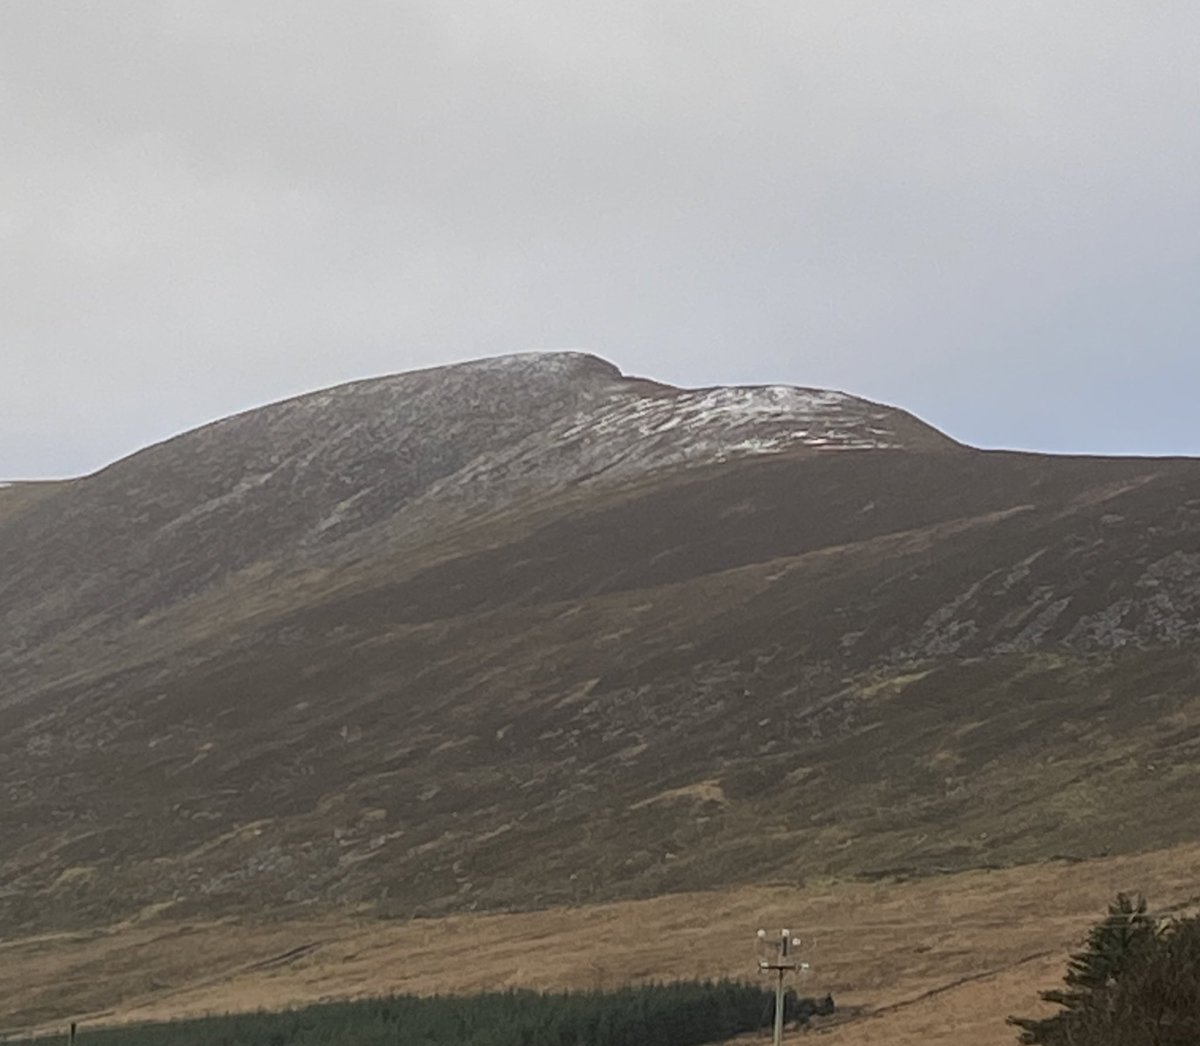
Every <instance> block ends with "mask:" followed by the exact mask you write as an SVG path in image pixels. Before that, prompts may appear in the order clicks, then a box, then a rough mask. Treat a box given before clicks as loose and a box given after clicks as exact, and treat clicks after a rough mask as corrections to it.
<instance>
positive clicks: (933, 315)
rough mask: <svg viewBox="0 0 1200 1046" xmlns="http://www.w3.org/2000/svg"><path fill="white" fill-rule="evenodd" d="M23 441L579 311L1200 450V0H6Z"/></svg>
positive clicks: (997, 419) (688, 377)
mask: <svg viewBox="0 0 1200 1046" xmlns="http://www.w3.org/2000/svg"><path fill="white" fill-rule="evenodd" d="M0 150H2V151H0V158H2V162H0V244H2V251H0V339H2V340H0V367H2V370H0V478H16V477H35V476H52V475H66V474H76V473H82V472H87V471H91V470H93V469H95V468H98V467H100V466H101V465H103V464H106V463H107V462H109V461H111V460H113V459H115V458H117V457H119V456H121V455H124V454H126V453H129V452H130V451H132V450H134V449H136V448H138V447H140V446H143V445H145V444H147V443H150V442H153V441H156V440H158V439H162V438H164V437H166V436H169V435H171V434H174V433H176V432H179V431H182V430H184V429H187V428H190V427H192V426H194V425H197V424H200V423H202V422H204V421H207V420H211V419H213V418H216V417H220V416H223V415H226V414H229V413H232V412H234V411H237V410H240V409H244V408H246V407H249V406H253V405H256V404H260V403H264V402H268V401H270V400H273V399H278V398H281V397H283V396H287V395H291V394H294V393H297V392H301V391H305V390H309V389H314V388H318V387H321V386H325V385H329V384H333V383H336V382H340V381H345V380H349V379H353V378H359V377H365V376H370V375H376V374H385V373H392V372H396V371H401V370H407V369H410V368H413V367H419V366H428V365H432V364H437V363H442V362H449V361H453V360H459V359H467V358H471V357H476V356H482V355H491V354H495V353H502V352H510V351H519V350H526V349H537V348H579V349H587V350H590V351H593V352H596V353H598V354H599V355H602V356H605V357H607V358H609V359H611V360H613V361H614V362H615V363H617V364H618V365H619V366H621V367H622V369H624V370H625V371H626V372H628V373H634V374H642V375H647V376H651V377H655V378H659V379H663V380H666V381H670V382H673V383H676V384H689V385H705V384H715V383H734V382H739V383H740V382H786V383H793V384H801V385H818V386H827V387H833V388H840V389H845V390H847V391H850V392H855V393H859V394H862V395H866V396H869V397H871V398H873V399H878V400H883V401H886V402H890V403H895V404H898V405H901V406H904V407H906V408H908V409H910V410H913V411H914V412H916V413H918V414H919V415H921V416H922V417H924V418H925V419H926V420H928V421H930V422H932V423H933V424H935V425H937V426H939V427H940V428H942V429H944V430H946V431H948V432H949V433H950V434H952V435H954V436H956V437H958V438H960V439H963V440H966V441H968V442H972V443H976V444H979V445H984V446H1006V447H1021V448H1034V449H1045V450H1062V451H1095V452H1136V453H1181V454H1200V409H1197V397H1198V394H1200V4H1197V3H1196V2H1195V0H1180V2H1177V3H1172V2H1156V0H1128V2H1125V3H1108V2H1105V0H1086V2H1083V0H1080V2H1076V0H1053V2H1048V0H1028V2H1012V0H988V2H986V3H985V2H982V0H979V2H968V0H911V2H909V3H903V4H899V3H893V2H890V0H877V2H874V3H861V2H858V0H707V2H705V0H690V2H685V0H652V2H646V0H637V2H624V0H602V2H595V3H592V2H573V0H545V2H526V0H503V2H500V0H497V2H491V0H460V2H451V0H428V2H404V0H386V2H384V0H378V2H375V0H353V2H345V0H342V2H337V3H334V2H332V0H329V2H320V3H317V2H306V0H252V2H251V0H228V2H227V0H190V2H175V0H148V2H138V0H105V2H103V3H101V2H85V0H76V2H72V3H62V2H57V0H4V2H3V3H2V4H0Z"/></svg>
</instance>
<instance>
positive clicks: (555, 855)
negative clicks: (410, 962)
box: [0, 357, 1200, 938]
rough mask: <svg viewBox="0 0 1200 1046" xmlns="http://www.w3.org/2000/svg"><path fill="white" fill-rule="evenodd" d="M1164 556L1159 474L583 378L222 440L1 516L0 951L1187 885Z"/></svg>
mask: <svg viewBox="0 0 1200 1046" xmlns="http://www.w3.org/2000/svg"><path fill="white" fill-rule="evenodd" d="M539 366H540V365H539ZM472 367H474V368H475V369H472ZM449 372H452V373H449ZM497 373H499V375H500V377H499V378H497V377H496V374H497ZM464 405H465V406H464ZM485 407H486V409H484V408H485ZM472 411H479V417H478V418H476V417H475V415H474V414H472V413H471V412H472ZM547 432H551V433H553V437H552V438H545V433H547ZM835 446H836V447H837V448H839V449H830V448H831V447H835ZM12 489H13V488H8V490H0V508H2V506H3V503H4V502H3V499H4V496H5V495H6V494H8V493H10V491H11V490H12ZM1198 538H1200V462H1195V461H1190V460H1119V459H1086V458H1051V457H1044V456H1037V455H1019V454H1004V453H984V452H979V451H972V450H969V449H966V448H961V447H958V446H957V445H955V444H953V443H951V442H950V441H948V440H946V439H945V438H944V437H941V436H940V435H939V434H937V433H935V432H933V430H930V429H928V428H927V427H925V426H922V425H921V424H920V423H919V422H916V421H915V420H914V419H912V418H911V417H909V416H908V415H904V414H903V413H902V412H896V411H892V410H890V409H889V408H880V407H877V406H876V405H872V404H867V403H865V402H864V401H859V400H854V399H852V398H849V397H842V396H839V395H835V394H827V393H820V392H813V391H811V390H809V391H805V390H799V391H798V390H757V391H751V392H747V391H745V390H708V391H705V392H701V393H685V392H680V391H679V390H670V389H666V388H664V387H662V386H654V385H650V384H649V383H645V382H629V381H627V380H626V379H620V377H619V375H617V374H616V372H615V369H613V368H611V367H610V366H609V365H606V364H603V363H602V361H594V360H592V359H591V358H588V357H570V358H566V359H564V360H561V361H558V362H557V363H555V364H554V366H553V369H552V372H550V373H546V372H543V371H542V370H538V369H536V368H535V369H534V370H533V371H530V370H529V368H528V366H527V364H526V363H525V362H521V363H519V364H518V365H517V367H516V369H515V370H513V369H512V368H509V369H505V366H501V367H500V370H499V371H498V372H497V371H496V370H495V368H494V367H493V366H492V365H491V364H486V365H471V366H470V367H468V368H467V369H466V370H465V371H464V370H462V369H461V368H460V369H456V368H450V369H449V371H448V372H423V373H421V374H418V375H415V376H413V375H407V376H400V377H399V378H396V379H383V380H382V383H370V382H369V383H365V384H363V385H360V386H350V387H347V388H346V389H344V390H334V391H333V392H331V393H323V394H319V395H317V396H314V397H306V398H302V399H301V400H297V401H289V403H288V404H281V405H276V406H275V407H271V408H265V409H264V411H263V412H252V413H251V414H248V415H243V416H240V417H239V418H237V419H230V420H229V421H228V422H225V423H218V424H217V425H216V426H210V427H208V428H206V429H204V430H200V431H199V432H198V433H193V434H189V435H187V436H184V437H180V438H179V439H178V440H176V441H171V442H170V443H168V444H164V445H162V446H161V447H158V448H151V449H150V450H147V451H145V452H143V453H142V454H141V455H135V456H134V457H133V458H130V459H126V461H124V462H120V463H118V464H117V465H114V466H112V467H111V468H110V469H108V470H105V471H104V472H101V473H98V474H97V475H96V476H93V477H88V478H86V479H84V480H78V481H74V482H73V483H69V484H63V485H60V486H59V487H57V488H55V489H54V490H52V491H50V492H49V493H47V494H46V495H45V496H42V497H39V498H32V499H27V501H25V502H23V503H21V504H20V505H16V507H14V508H13V509H12V510H11V511H9V512H8V513H7V514H4V513H3V512H0V553H2V554H3V559H4V562H5V563H6V565H7V564H16V566H15V567H14V568H13V569H11V570H8V571H7V572H6V574H5V576H4V577H3V578H2V579H0V619H2V620H3V623H4V628H5V629H6V632H5V634H6V637H7V642H6V644H5V648H4V649H3V650H2V651H0V667H2V668H3V673H2V677H0V678H2V681H0V797H2V798H3V800H4V801H3V804H2V805H0V837H2V838H3V839H4V841H5V847H4V850H3V852H2V853H0V936H3V937H6V938H15V937H17V936H22V935H26V934H29V933H33V932H39V931H43V932H44V931H54V930H76V929H79V928H83V927H87V926H99V925H107V924H111V923H113V922H115V921H119V920H122V919H127V918H133V917H137V916H138V915H139V913H142V914H146V913H151V912H153V913H158V914H159V915H160V916H161V917H165V918H171V919H186V920H210V919H213V918H219V917H222V916H226V915H235V914H254V915H257V916H261V915H262V914H264V913H271V912H273V913H277V914H278V915H280V916H281V917H282V916H286V917H288V918H297V919H299V918H309V917H316V916H315V914H314V913H319V912H320V911H325V910H328V911H334V910H342V909H344V908H345V906H347V905H367V906H370V907H371V909H372V910H373V911H376V912H378V913H382V914H387V915H395V916H408V915H413V914H420V915H433V914H439V913H449V912H467V911H475V910H483V909H493V910H495V909H530V908H537V907H544V906H548V905H556V904H563V903H584V902H600V901H610V900H617V899H628V898H636V897H648V896H652V895H657V894H663V893H669V892H679V891H691V890H702V889H711V888H714V887H722V886H732V885H736V884H752V883H755V882H761V881H765V880H771V879H783V880H785V881H788V882H793V883H795V882H800V881H803V880H812V879H814V878H822V877H830V876H836V877H841V878H855V877H859V878H863V877H865V878H869V879H881V880H882V879H887V878H891V877H895V876H897V875H902V876H913V875H931V874H935V873H938V874H940V873H947V872H952V871H958V870H965V869H971V868H981V867H996V866H1013V865H1020V864H1025V863H1029V862H1037V861H1042V860H1046V859H1051V858H1055V857H1060V856H1061V857H1069V858H1072V859H1074V858H1083V857H1092V856H1097V855H1101V854H1105V853H1134V852H1138V851H1144V850H1151V849H1156V848H1161V847H1164V846H1169V845H1173V844H1176V843H1186V842H1190V841H1193V840H1195V839H1196V838H1197V837H1198V835H1200V810H1198V805H1197V804H1196V803H1195V801H1194V797H1195V794H1196V785H1197V778H1198V776H1200V768H1198V767H1197V763H1196V754H1197V747H1198V746H1200V692H1198V687H1197V678H1198V672H1197V669H1198V659H1197V654H1198V652H1200V651H1198V647H1197V636H1198V634H1200V541H1198Z"/></svg>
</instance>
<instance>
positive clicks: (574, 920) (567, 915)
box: [0, 845, 1200, 1046]
mask: <svg viewBox="0 0 1200 1046" xmlns="http://www.w3.org/2000/svg"><path fill="white" fill-rule="evenodd" d="M1121 889H1125V890H1134V891H1137V890H1140V891H1143V892H1144V893H1146V895H1147V896H1148V897H1149V898H1150V900H1151V904H1152V906H1153V907H1155V908H1156V909H1158V910H1160V911H1161V910H1165V909H1179V910H1183V909H1187V908H1189V907H1191V906H1193V905H1195V904H1196V902H1197V898H1198V896H1200V845H1188V846H1180V847H1175V848H1172V849H1169V850H1162V851H1158V852H1155V853H1149V854H1143V855H1138V856H1121V857H1113V858H1102V859H1096V860H1092V861H1085V862H1077V863H1069V864H1068V863H1051V864H1044V865H1037V866H1027V867H1023V868H1014V869H1007V870H1003V871H992V872H988V871H974V872H965V873H961V874H957V875H953V876H942V877H936V878H926V879H921V880H914V881H908V882H878V883H862V882H853V883H822V884H816V883H809V884H807V885H804V886H800V885H791V886H787V885H771V886H759V887H743V888H737V889H730V890H723V891H714V892H711V893H699V894H679V895H673V896H666V897H660V898H656V899H653V900H648V901H639V902H624V903H618V904H610V905H595V906H590V907H583V908H574V909H571V908H557V909H551V910H546V911H538V912H528V913H515V914H504V915H479V916H470V915H468V916H457V917H452V918H446V919H437V920H415V921H407V922H396V921H388V920H380V919H378V918H374V917H372V916H371V915H370V913H366V912H361V913H347V914H345V915H342V916H338V917H327V918H321V919H304V918H303V917H299V916H298V917H296V918H293V919H289V920H277V921H273V922H269V923H267V922H264V923H258V924H256V923H247V922H244V921H243V922H235V921H229V920H226V921H216V922H207V923H204V922H196V923H191V924H179V923H172V922H164V921H158V920H156V919H155V918H154V916H153V913H146V916H145V917H144V918H143V919H142V920H140V921H133V922H130V923H126V924H122V925H117V926H111V927H107V928H104V929H98V930H95V931H93V932H90V933H85V934H72V935H51V936H42V937H37V938H30V939H25V940H14V941H7V942H3V943H0V1000H2V1005H3V1007H4V1011H3V1014H2V1015H0V1028H4V1029H5V1030H7V1031H9V1032H14V1031H17V1030H25V1029H39V1030H45V1031H51V1030H54V1029H58V1028H61V1027H62V1026H63V1023H64V1021H67V1020H70V1019H72V1018H76V1019H79V1020H81V1021H83V1022H84V1027H85V1028H86V1027H87V1025H88V1024H112V1023H120V1022H126V1021H148V1020H162V1019H167V1018H172V1017H180V1016H186V1015H200V1014H207V1013H218V1012H227V1011H248V1010H256V1009H264V1008H265V1009H279V1008H284V1007H290V1006H296V1005H300V1004H304V1003H309V1002H313V1001H316V1000H322V999H340V998H357V997H364V996H371V995H382V994H386V993H389V992H409V993H415V994H432V993H434V992H456V993H457V992H463V993H465V992H479V991H488V990H495V989H504V988H510V987H529V988H538V989H546V990H550V989H563V988H595V987H615V986H617V985H621V984H625V983H630V982H635V983H636V982H646V981H651V980H662V979H673V978H709V977H721V976H733V977H747V978H753V977H754V976H755V973H754V953H753V947H752V945H753V934H754V930H755V929H756V928H757V927H758V926H760V925H763V926H772V927H777V926H781V925H786V926H788V927H789V928H791V929H792V930H793V932H794V933H797V934H799V935H800V936H801V937H803V938H804V939H805V940H806V941H807V942H811V943H810V945H809V946H808V947H807V948H806V951H807V957H808V959H809V961H811V963H812V965H813V971H812V973H810V974H808V975H807V976H806V978H805V979H804V980H803V982H802V983H801V984H799V985H798V987H799V989H800V991H801V993H802V994H806V995H819V994H823V993H824V992H826V991H829V992H832V993H833V995H834V997H835V998H836V1000H837V1002H838V1006H839V1010H840V1011H841V1014H842V1016H841V1017H840V1018H839V1020H840V1022H841V1023H839V1024H837V1025H836V1026H834V1027H829V1028H826V1029H825V1030H824V1031H823V1035H824V1041H825V1042H828V1043H829V1044H830V1046H868V1044H884V1043H887V1044H889V1046H916V1044H918V1043H921V1044H934V1046H936V1044H942V1043H944V1044H946V1046H950V1044H952V1043H953V1044H967V1046H992V1044H996V1046H999V1044H1011V1043H1013V1042H1014V1041H1015V1039H1014V1036H1013V1035H1012V1031H1011V1029H1009V1028H1007V1027H1006V1026H1005V1024H1004V1018H1005V1016H1006V1015H1007V1014H1009V1013H1022V1014H1029V1013H1031V1012H1034V1011H1035V1010H1036V1009H1037V992H1038V990H1039V989H1041V988H1044V987H1049V986H1051V985H1052V984H1054V983H1055V982H1056V981H1057V980H1058V979H1059V977H1060V976H1061V972H1062V966H1063V960H1064V958H1065V956H1066V953H1067V952H1068V951H1069V950H1070V949H1071V948H1072V947H1074V946H1075V945H1076V944H1077V943H1078V941H1079V940H1080V938H1081V936H1082V935H1083V934H1084V933H1085V932H1086V929H1087V927H1088V926H1089V925H1090V924H1091V923H1092V922H1094V920H1095V918H1096V917H1097V916H1098V915H1099V914H1101V913H1102V912H1103V910H1104V906H1105V904H1106V903H1107V901H1108V900H1110V899H1111V897H1112V895H1113V894H1114V893H1116V891H1118V890H1121Z"/></svg>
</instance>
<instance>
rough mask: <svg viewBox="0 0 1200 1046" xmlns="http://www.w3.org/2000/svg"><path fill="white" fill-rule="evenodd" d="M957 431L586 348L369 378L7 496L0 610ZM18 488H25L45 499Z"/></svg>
mask: <svg viewBox="0 0 1200 1046" xmlns="http://www.w3.org/2000/svg"><path fill="white" fill-rule="evenodd" d="M950 446H953V444H952V443H951V441H949V440H947V439H946V438H945V437H943V436H941V435H940V434H939V433H937V432H936V431H934V430H933V429H931V428H929V427H928V426H926V425H924V424H922V423H921V422H918V421H917V420H915V419H914V418H912V417H911V416H910V415H908V414H905V413H904V412H903V411H900V410H896V409H894V408H889V407H882V406H879V405H877V404H873V403H869V402H867V401H865V400H861V399H857V398H855V397H853V396H847V395H845V394H843V393H837V392H826V391H820V390H814V389H798V388H791V387H787V386H768V387H744V388H714V389H702V390H680V389H675V388H671V387H670V386H666V385H662V384H658V383H655V382H649V381H642V380H637V379H631V378H624V377H622V376H621V373H620V371H618V370H617V368H616V367H615V366H613V365H612V364H611V363H608V362H606V361H604V360H601V359H599V358H597V357H595V356H590V355H586V354H584V353H575V352H562V353H522V354H518V355H512V356H501V357H498V358H494V359H483V360H476V361H473V362H469V363H460V364H455V365H451V366H446V367H437V368H433V369H429V370H422V371H415V372H412V373H408V374H400V375H395V376H392V377H385V378H375V379H370V380H366V381H358V382H353V383H351V384H347V385H342V386H339V387H337V388H332V389H328V390H326V391H322V392H316V393H311V394H308V395H304V396H299V397H296V398H294V399H289V400H286V401H283V402H280V403H275V404H272V405H270V406H266V407H262V408H259V409H256V410H251V411H248V412H246V413H242V414H238V415H236V416H234V417H230V418H226V419H224V420H222V421H218V422H215V423H213V424H210V425H206V426H204V427H203V428H200V429H197V430H195V431H193V432H188V433H185V434H184V435H181V436H178V437H176V438H174V439H171V440H167V441H166V442H164V443H160V444H158V445H156V446H153V447H149V448H147V449H146V450H143V451H141V452H139V453H136V454H133V455H131V456H130V457H128V458H125V459H123V460H121V461H119V462H117V463H115V464H113V465H111V466H109V467H108V468H105V469H103V470H102V471H100V472H98V473H96V474H95V475H92V476H88V477H86V478H84V479H80V480H76V481H74V482H70V483H65V484H61V485H58V486H56V487H47V488H45V489H44V490H43V491H39V492H37V493H45V494H46V495H47V496H46V497H45V498H44V499H42V500H40V501H38V503H36V504H30V505H29V507H28V510H27V511H16V510H15V509H12V510H10V513H9V515H10V519H9V520H8V523H7V526H6V527H5V530H4V532H3V533H2V534H0V542H5V541H6V542H7V544H6V545H0V547H2V548H6V549H9V550H11V555H10V556H9V557H7V558H6V562H8V563H11V564H12V566H11V567H10V568H9V569H7V570H6V571H5V573H4V576H3V577H2V578H0V607H2V608H3V611H2V616H0V627H3V628H4V630H5V633H6V635H7V636H8V637H9V642H10V644H17V645H20V644H21V643H24V642H37V641H40V640H41V639H44V638H46V637H49V636H53V635H64V634H71V635H78V634H80V631H81V629H82V630H83V631H85V632H86V631H90V630H92V628H93V627H94V626H95V627H103V625H104V621H105V620H107V619H110V618H111V617H112V615H113V614H114V613H120V614H121V615H122V616H123V618H124V619H125V620H134V619H136V618H139V617H142V616H144V615H145V614H147V613H150V612H153V611H159V610H162V609H163V608H164V607H165V606H169V605H171V604H173V603H176V602H178V601H179V600H181V599H185V598H190V597H193V596H195V595H196V594H198V593H200V592H201V591H203V590H205V589H208V588H211V587H213V586H214V585H216V584H218V583H220V582H221V581H222V580H223V579H225V578H227V577H229V576H230V575H231V574H234V573H236V572H237V571H241V570H246V569H256V570H260V571H261V570H266V569H270V570H275V569H278V568H280V567H281V566H285V565H287V566H293V565H295V564H296V563H298V562H301V561H303V562H328V561H331V560H332V561H337V560H338V559H340V558H341V557H343V556H345V555H347V554H353V555H355V556H361V555H363V554H364V553H365V552H366V551H367V550H369V549H378V548H381V547H384V546H385V545H387V544H390V543H394V542H395V541H396V540H397V539H398V538H400V537H403V536H407V537H409V538H412V539H415V540H417V541H423V540H425V539H426V537H427V536H428V535H429V533H430V532H431V531H436V530H437V529H438V528H443V527H445V526H447V525H448V524H450V523H451V522H461V521H462V520H464V519H469V518H471V517H472V516H476V515H478V514H480V513H483V512H491V511H496V510H498V509H501V508H504V507H507V506H511V505H513V504H515V503H519V502H520V501H521V500H523V499H529V498H531V497H537V496H542V495H546V494H547V493H551V492H553V491H556V490H559V489H562V488H564V487H567V486H573V485H579V484H583V485H591V486H597V485H611V484H613V483H620V482H626V481H629V480H632V479H635V478H637V477H639V476H641V475H645V474H649V473H652V472H654V471H656V470H663V469H669V468H677V467H680V466H685V465H705V464H712V463H714V462H723V461H729V460H735V459H739V458H747V457H752V456H757V455H763V454H775V453H784V452H793V453H795V452H802V451H806V450H807V451H812V452H817V451H820V452H827V451H847V450H866V449H899V448H907V449H936V448H943V447H950ZM21 487H22V485H18V486H17V487H16V488H9V490H8V491H7V496H8V497H9V499H10V500H11V501H12V502H13V503H14V504H18V503H19V500H20V498H21V496H22V494H25V495H26V496H27V499H28V500H33V501H37V500H38V499H37V498H36V497H35V498H28V495H29V492H28V491H25V490H23V489H21ZM5 494H6V492H5V491H0V513H2V512H3V511H4V509H3V499H4V497H5ZM2 665H3V659H2V658H0V666H2Z"/></svg>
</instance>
